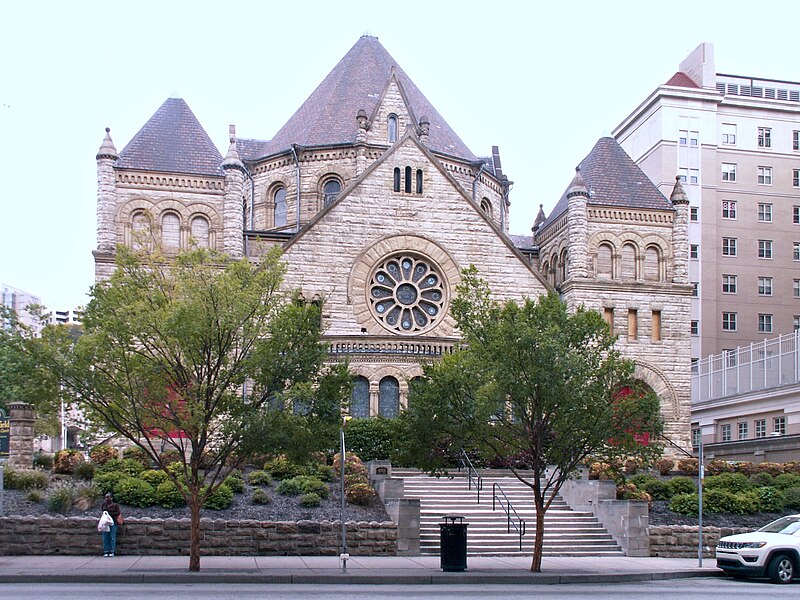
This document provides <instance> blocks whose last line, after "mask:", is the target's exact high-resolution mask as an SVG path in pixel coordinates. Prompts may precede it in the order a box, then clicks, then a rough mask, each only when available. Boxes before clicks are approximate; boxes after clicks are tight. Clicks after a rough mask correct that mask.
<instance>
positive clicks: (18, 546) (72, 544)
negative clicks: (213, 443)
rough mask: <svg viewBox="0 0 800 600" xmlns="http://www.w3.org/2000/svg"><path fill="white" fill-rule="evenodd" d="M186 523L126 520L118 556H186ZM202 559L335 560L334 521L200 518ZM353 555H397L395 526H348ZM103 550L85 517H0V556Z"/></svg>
mask: <svg viewBox="0 0 800 600" xmlns="http://www.w3.org/2000/svg"><path fill="white" fill-rule="evenodd" d="M189 525H190V523H189V519H164V520H161V519H149V518H142V519H134V518H131V519H127V520H126V524H125V531H124V532H123V533H121V534H120V535H119V537H118V539H117V553H118V554H121V555H125V554H128V555H131V554H134V555H144V556H152V555H182V556H186V555H188V554H189ZM200 527H201V531H202V537H201V542H200V544H201V552H202V554H203V555H205V556H254V555H255V556H336V555H338V554H339V552H340V548H341V524H340V523H339V522H330V521H323V522H321V523H318V522H312V521H298V522H262V521H224V520H217V519H202V520H201V525H200ZM347 547H348V551H349V552H350V554H351V555H352V556H396V555H397V526H396V525H395V524H394V523H391V522H384V523H377V522H371V523H367V522H358V523H356V522H349V523H348V524H347ZM101 552H102V540H101V536H100V533H99V532H98V531H97V519H95V518H93V517H92V518H88V517H69V518H65V517H51V516H43V517H24V516H15V517H0V555H6V556H10V555H47V554H72V555H95V554H100V553H101Z"/></svg>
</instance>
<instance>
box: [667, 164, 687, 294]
mask: <svg viewBox="0 0 800 600" xmlns="http://www.w3.org/2000/svg"><path fill="white" fill-rule="evenodd" d="M669 199H670V200H671V201H672V205H673V206H674V207H675V221H674V223H673V225H672V254H673V255H674V256H675V267H674V269H673V274H672V281H673V283H689V197H688V196H687V195H686V192H685V191H684V189H683V186H682V185H681V178H680V176H678V177H676V178H675V187H674V188H672V193H671V194H670V196H669Z"/></svg>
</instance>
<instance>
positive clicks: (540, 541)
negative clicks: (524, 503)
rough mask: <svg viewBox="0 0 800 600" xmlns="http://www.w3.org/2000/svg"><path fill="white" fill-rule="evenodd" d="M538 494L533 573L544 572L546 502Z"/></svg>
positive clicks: (536, 500) (532, 561)
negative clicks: (543, 552)
mask: <svg viewBox="0 0 800 600" xmlns="http://www.w3.org/2000/svg"><path fill="white" fill-rule="evenodd" d="M540 496H541V494H538V493H537V494H536V496H535V504H536V536H535V537H534V540H533V560H531V572H533V573H541V571H542V550H543V547H544V502H543V501H542V500H543V499H542V498H541V497H540Z"/></svg>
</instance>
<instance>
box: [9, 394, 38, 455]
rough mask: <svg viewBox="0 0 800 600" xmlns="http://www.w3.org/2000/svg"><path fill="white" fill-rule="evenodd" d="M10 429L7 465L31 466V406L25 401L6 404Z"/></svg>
mask: <svg viewBox="0 0 800 600" xmlns="http://www.w3.org/2000/svg"><path fill="white" fill-rule="evenodd" d="M8 409H9V413H10V416H11V431H10V432H9V436H8V466H9V467H17V468H21V469H31V468H33V423H34V416H33V406H31V405H30V404H26V403H25V402H13V403H11V404H9V405H8Z"/></svg>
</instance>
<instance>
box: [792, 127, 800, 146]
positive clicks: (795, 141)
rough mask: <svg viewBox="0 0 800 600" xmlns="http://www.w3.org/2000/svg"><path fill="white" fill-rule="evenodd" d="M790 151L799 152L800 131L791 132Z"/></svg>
mask: <svg viewBox="0 0 800 600" xmlns="http://www.w3.org/2000/svg"><path fill="white" fill-rule="evenodd" d="M792 150H800V131H798V130H796V129H795V130H794V131H793V132H792Z"/></svg>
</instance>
